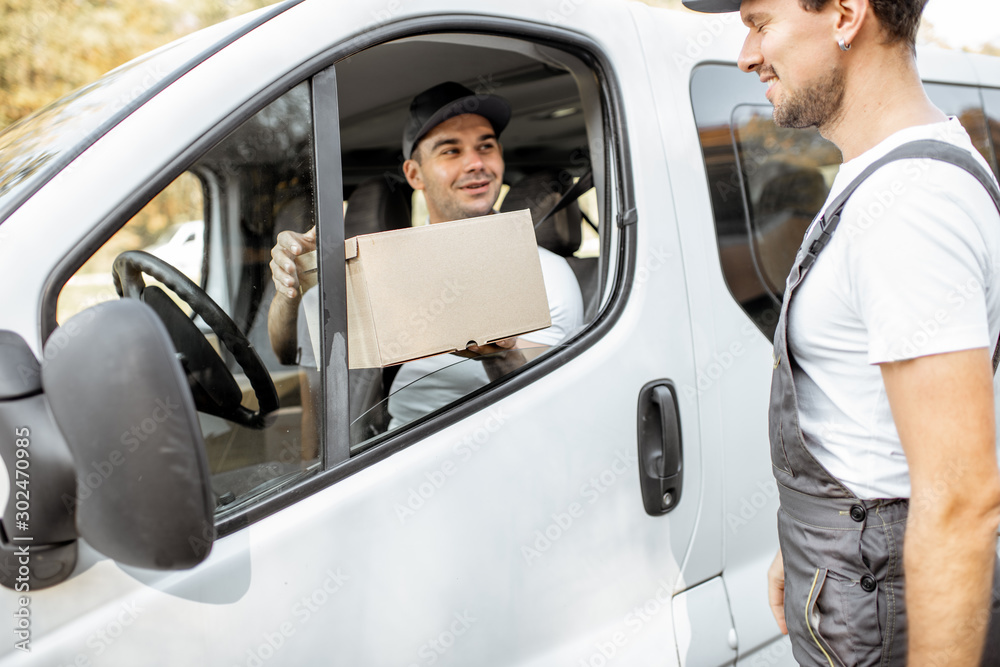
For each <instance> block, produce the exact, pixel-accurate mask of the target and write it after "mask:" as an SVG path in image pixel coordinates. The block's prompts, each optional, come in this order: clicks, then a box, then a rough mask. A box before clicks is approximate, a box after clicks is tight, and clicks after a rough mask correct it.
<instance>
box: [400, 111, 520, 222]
mask: <svg viewBox="0 0 1000 667" xmlns="http://www.w3.org/2000/svg"><path fill="white" fill-rule="evenodd" d="M414 158H419V160H418V159H410V160H407V161H406V162H405V163H403V171H404V173H405V174H406V179H407V180H408V181H409V183H410V185H411V186H412V187H413V188H414V189H415V190H423V191H424V197H425V199H426V200H427V212H428V214H429V216H430V221H431V223H436V222H445V221H449V220H461V219H462V218H473V217H477V216H480V215H486V214H487V213H489V212H490V211H492V210H493V204H494V203H496V200H497V197H499V196H500V186H501V184H502V182H503V170H504V163H503V153H502V151H501V149H500V142H499V141H497V137H496V133H495V132H494V131H493V126H492V125H490V122H489V121H488V120H486V119H485V118H483V117H482V116H479V115H477V114H462V115H460V116H455V117H453V118H449V119H448V120H446V121H444V122H443V123H441V124H440V125H438V126H437V127H435V128H434V129H433V130H431V131H430V132H429V133H427V135H426V136H424V138H423V139H421V140H420V143H419V144H417V146H416V148H415V149H414Z"/></svg>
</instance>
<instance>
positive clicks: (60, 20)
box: [0, 0, 274, 128]
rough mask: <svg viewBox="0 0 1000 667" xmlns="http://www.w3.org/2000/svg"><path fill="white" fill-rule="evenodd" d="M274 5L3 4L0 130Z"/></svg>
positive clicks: (238, 0)
mask: <svg viewBox="0 0 1000 667" xmlns="http://www.w3.org/2000/svg"><path fill="white" fill-rule="evenodd" d="M273 1H274V0H0V128H2V127H5V126H6V125H8V124H10V123H12V122H14V121H16V120H18V119H20V118H22V117H24V116H26V115H28V114H29V113H31V112H32V111H34V110H36V109H38V108H40V107H42V106H44V105H45V104H48V103H49V102H51V101H53V100H55V99H58V98H59V97H61V96H63V95H65V94H66V93H68V92H70V91H72V90H75V89H76V88H79V87H80V86H83V85H85V84H87V83H89V82H91V81H93V80H94V79H96V78H98V77H99V76H101V75H102V74H104V73H105V72H107V71H109V70H111V69H114V68H115V67H117V66H118V65H121V64H123V63H125V62H128V61H129V60H131V59H133V58H135V57H136V56H139V55H141V54H143V53H145V52H147V51H151V50H153V49H155V48H157V47H159V46H162V45H163V44H166V43H167V42H170V41H172V40H174V39H177V38H178V37H181V36H183V35H186V34H188V33H191V32H194V31H195V30H198V29H200V28H203V27H205V26H209V25H212V24H213V23H217V22H219V21H222V20H224V19H227V18H230V17H233V16H237V15H239V14H242V13H244V12H248V11H251V10H253V9H257V8H260V7H263V6H265V5H268V4H271V3H272V2H273Z"/></svg>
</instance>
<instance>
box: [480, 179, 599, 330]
mask: <svg viewBox="0 0 1000 667" xmlns="http://www.w3.org/2000/svg"><path fill="white" fill-rule="evenodd" d="M572 186H573V180H572V178H571V177H570V176H569V173H568V172H565V171H558V170H554V169H552V170H544V171H539V172H535V173H533V174H530V175H528V176H525V177H524V178H522V179H521V180H519V181H518V182H517V183H515V184H514V185H512V186H510V190H509V191H508V192H507V196H506V197H504V200H503V203H502V204H501V206H500V212H501V213H506V212H508V211H519V210H521V209H528V210H529V211H531V219H532V220H533V221H534V222H535V225H536V227H535V239H536V240H537V242H538V245H540V246H541V247H543V248H545V249H546V250H549V251H551V252H554V253H555V254H557V255H559V256H561V257H565V258H566V262H567V263H568V264H569V266H570V268H571V269H573V273H574V274H575V275H576V279H577V282H579V283H580V293H581V294H582V295H583V307H584V320H585V321H588V322H589V321H590V320H592V319H593V317H594V315H595V311H596V309H597V295H598V269H599V261H598V260H599V258H597V257H575V256H574V254H573V253H575V252H576V251H577V250H579V249H580V244H581V242H582V240H583V233H582V228H581V226H580V225H581V222H582V221H583V214H582V213H581V211H580V205H579V204H578V203H577V202H576V201H575V200H574V201H572V202H570V203H569V204H568V205H567V206H566V207H565V208H563V209H562V210H560V211H557V212H556V213H553V214H552V215H550V216H548V218H545V215H546V214H547V213H548V212H549V211H550V210H552V208H553V207H555V206H556V204H557V203H558V202H559V200H560V199H562V197H563V195H564V194H566V192H568V191H569V189H570V188H571V187H572ZM540 221H541V224H539V222H540Z"/></svg>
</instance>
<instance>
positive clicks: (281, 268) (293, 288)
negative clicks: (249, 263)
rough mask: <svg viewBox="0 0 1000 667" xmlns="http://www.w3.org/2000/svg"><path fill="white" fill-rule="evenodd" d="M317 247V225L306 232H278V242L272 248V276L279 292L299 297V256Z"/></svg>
mask: <svg viewBox="0 0 1000 667" xmlns="http://www.w3.org/2000/svg"><path fill="white" fill-rule="evenodd" d="M315 249H316V227H315V226H313V228H312V229H310V230H309V231H307V232H306V233H305V234H299V233H298V232H291V231H284V232H281V233H280V234H278V242H277V244H276V245H275V246H274V247H273V248H271V278H272V280H274V287H275V289H276V290H277V291H278V294H281V295H283V296H286V297H288V298H289V299H298V298H299V297H301V296H302V294H301V293H300V284H299V276H300V271H301V267H300V265H299V263H298V258H299V257H300V256H302V255H304V254H305V253H307V252H312V251H313V250H315Z"/></svg>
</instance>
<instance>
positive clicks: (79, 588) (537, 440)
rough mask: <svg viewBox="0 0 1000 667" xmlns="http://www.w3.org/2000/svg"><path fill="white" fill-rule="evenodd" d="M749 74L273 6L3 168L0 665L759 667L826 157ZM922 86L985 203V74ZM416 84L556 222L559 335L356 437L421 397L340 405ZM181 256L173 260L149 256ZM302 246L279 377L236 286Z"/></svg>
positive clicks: (379, 16) (355, 13)
mask: <svg viewBox="0 0 1000 667" xmlns="http://www.w3.org/2000/svg"><path fill="white" fill-rule="evenodd" d="M743 37H744V28H743V27H742V26H741V25H740V24H739V21H738V18H737V17H735V16H725V15H721V16H720V15H715V16H703V15H691V14H684V13H680V12H672V11H666V10H655V9H651V8H648V7H646V6H644V5H641V4H639V3H626V2H610V1H608V2H596V1H595V2H581V1H580V0H546V1H544V2H537V1H529V0H512V1H511V2H506V3H491V6H489V7H486V6H482V7H480V6H479V5H473V4H469V3H467V2H458V1H457V0H390V2H388V3H386V2H383V0H377V1H376V0H372V1H370V2H369V1H358V2H351V3H344V2H337V3H334V2H325V1H323V0H289V1H288V2H284V3H281V4H279V5H276V6H274V7H272V8H268V9H266V10H262V11H259V12H256V13H253V14H250V15H248V16H245V17H243V18H240V19H236V20H232V21H229V22H226V23H223V24H220V25H218V26H215V27H213V28H210V29H207V30H204V31H202V32H199V33H197V34H194V35H191V36H190V37H187V38H185V39H182V40H180V41H178V42H175V43H173V44H170V45H168V46H166V47H164V48H162V49H159V50H157V51H155V52H153V53H151V54H149V55H147V56H145V57H143V58H140V59H138V60H136V61H133V62H132V63H129V64H127V65H125V66H123V67H120V68H119V69H117V70H115V71H113V72H111V73H110V74H108V75H107V76H105V77H104V78H102V79H100V80H99V81H96V82H95V83H93V84H91V85H90V86H87V87H86V88H84V89H82V90H80V91H78V92H76V93H74V94H72V95H69V96H67V97H65V98H63V99H61V100H59V101H58V102H56V103H54V104H53V105H51V106H49V107H47V108H46V109H44V110H42V111H41V112H39V113H38V114H36V115H35V116H33V117H31V118H29V119H27V120H25V121H23V122H21V123H19V124H18V125H16V126H14V127H11V128H9V129H8V130H7V131H6V132H5V133H3V134H0V285H2V287H0V290H2V294H3V297H2V303H3V308H2V309H0V330H2V332H0V455H2V460H3V464H4V466H5V468H6V474H3V475H0V479H3V480H4V482H2V483H3V486H4V488H2V489H0V492H2V493H0V497H2V498H4V499H5V502H4V506H3V508H2V509H3V512H2V536H0V580H2V583H3V586H4V587H3V588H0V630H2V632H0V637H5V638H6V639H4V640H2V641H0V663H2V664H3V665H31V666H35V665H46V666H53V667H69V666H74V667H81V666H87V665H122V666H129V667H134V666H135V665H144V666H146V665H171V666H173V665H181V666H190V665H212V666H224V667H236V666H241V667H261V666H263V665H267V666H270V665H350V666H352V667H355V666H358V667H360V666H373V667H388V666H397V665H398V666H401V667H407V666H413V665H419V666H423V665H456V666H458V665H460V666H463V667H469V666H472V665H475V666H479V665H483V666H486V665H517V666H520V667H529V666H532V667H541V666H545V667H550V666H552V665H565V666H568V667H603V666H624V665H638V666H642V667H650V666H652V665H664V666H666V665H682V664H683V665H698V666H702V665H707V666H711V665H727V664H739V665H751V666H754V667H756V666H763V665H781V664H792V659H791V652H790V649H789V647H788V644H787V640H782V638H781V637H780V635H779V634H778V630H777V627H776V626H775V623H774V621H773V619H772V618H771V614H770V611H769V609H768V607H767V599H766V590H765V572H766V569H767V566H768V565H769V563H770V562H771V559H772V557H773V555H774V552H775V548H776V531H775V511H776V506H777V503H776V489H775V486H774V482H773V480H772V477H771V471H770V464H769V460H768V451H767V450H768V448H767V432H766V431H767V418H766V411H767V400H768V399H767V397H768V387H769V382H770V375H771V349H770V342H769V339H770V337H771V334H772V333H773V329H774V326H775V324H776V321H777V312H778V304H779V303H780V300H781V290H782V286H783V280H784V275H785V272H786V271H787V269H788V267H789V265H790V263H791V260H792V257H793V255H794V252H795V249H796V247H797V245H798V243H799V240H800V239H801V235H802V232H803V230H804V228H805V226H806V224H807V223H808V222H809V219H810V218H811V217H812V215H813V214H814V212H816V211H817V210H818V208H819V206H820V204H821V202H822V201H823V199H824V196H825V194H826V192H827V188H828V186H829V184H830V183H831V181H832V179H833V176H834V174H835V173H836V170H837V165H838V163H839V161H840V156H839V154H838V152H837V151H836V149H835V148H834V147H833V146H832V145H830V144H829V143H827V142H826V141H824V140H823V139H822V138H821V137H819V136H818V135H817V134H816V133H814V132H809V131H792V130H783V129H779V128H776V127H775V126H774V124H773V123H772V122H771V109H770V105H769V104H768V103H767V102H766V100H765V98H764V94H763V93H764V90H763V87H762V86H761V85H760V84H759V82H758V81H757V78H756V77H754V76H750V75H746V74H743V73H741V72H740V71H739V70H738V69H737V68H736V65H735V61H736V57H737V54H738V52H739V49H740V46H741V44H742V40H743ZM919 62H920V66H921V68H922V74H923V76H924V77H925V79H926V81H927V83H928V90H929V91H930V94H931V96H932V97H933V99H934V101H935V102H936V103H937V104H938V105H939V106H940V107H941V108H942V109H943V110H944V111H946V112H947V113H949V114H954V115H957V116H958V117H959V118H961V120H962V122H963V124H965V126H966V128H967V129H968V130H969V132H970V134H971V135H972V137H973V139H974V140H975V142H976V145H977V146H978V147H979V148H980V150H981V151H982V152H983V154H984V156H986V157H987V160H989V161H990V163H991V164H992V165H994V167H996V165H997V153H996V148H997V146H998V145H1000V63H998V61H997V60H995V59H989V58H986V57H975V56H970V55H966V54H961V53H956V52H952V53H949V52H931V51H924V52H921V54H920V58H919ZM442 81H457V82H460V83H462V84H463V85H466V86H468V87H470V88H472V89H473V90H475V91H477V92H481V93H487V92H488V93H495V94H498V95H502V96H503V97H505V98H507V99H508V100H509V102H510V103H511V106H512V108H513V111H514V114H513V119H512V121H511V123H510V125H509V126H508V127H507V129H506V130H505V131H504V133H503V135H502V143H503V147H504V158H505V161H506V174H505V181H506V183H507V184H508V185H509V186H510V190H509V191H508V192H506V195H505V197H504V200H503V202H502V203H501V205H500V208H501V210H512V209H520V208H529V209H532V212H533V213H534V214H535V215H536V216H537V218H538V219H539V220H541V219H542V218H543V217H544V214H545V212H546V211H548V210H549V209H551V208H552V207H553V205H554V204H555V202H557V201H560V200H561V201H562V202H563V207H562V208H561V209H560V210H559V212H558V213H556V214H554V215H552V216H549V217H548V219H546V220H545V221H544V222H543V223H542V224H540V225H539V226H538V229H537V239H538V242H539V243H540V244H541V245H543V246H544V247H546V248H548V249H549V250H551V251H552V252H555V253H556V254H559V255H561V256H563V257H565V258H566V261H567V262H568V263H569V264H570V266H571V268H572V269H573V271H574V275H575V276H576V277H577V279H578V281H579V283H580V287H581V292H582V294H583V298H584V305H585V320H586V321H585V325H584V326H583V327H582V328H581V329H580V330H579V331H577V332H575V333H574V334H572V335H571V336H570V337H569V338H567V339H566V340H564V341H563V342H562V343H561V344H560V345H557V346H554V347H552V348H550V349H547V350H544V351H543V353H541V354H538V355H537V356H536V357H535V358H534V359H533V360H531V361H530V363H528V364H526V365H524V366H521V367H520V368H518V369H517V370H515V371H513V372H511V373H508V374H507V375H505V376H503V377H501V378H499V379H497V380H495V381H492V382H491V383H489V384H487V385H486V386H481V387H475V388H472V389H470V390H469V391H468V392H467V393H466V394H464V395H463V396H461V397H460V398H459V399H458V400H455V401H452V402H451V403H449V404H448V405H445V406H443V407H440V408H435V409H433V410H431V411H429V412H428V413H427V414H422V415H418V416H416V417H414V418H411V419H409V420H404V423H394V424H392V428H390V424H389V420H388V418H387V417H388V410H387V403H388V402H389V401H391V400H392V398H390V392H391V391H395V392H397V393H399V392H415V391H421V390H425V389H426V387H428V386H434V385H435V383H438V384H441V383H448V382H449V373H450V372H452V369H453V368H454V367H453V366H448V365H445V367H444V368H442V370H440V371H439V372H437V373H434V374H430V375H428V376H426V377H422V378H420V379H418V380H417V381H416V382H414V383H412V384H410V385H407V386H405V387H402V388H400V387H396V388H395V389H392V387H393V382H392V381H393V379H394V376H395V372H396V369H395V368H385V369H350V370H349V369H348V364H347V350H348V348H349V347H350V345H351V340H350V339H349V337H348V335H347V332H348V326H347V320H346V308H345V290H346V288H345V272H344V265H343V255H342V254H341V251H342V249H343V248H344V240H345V238H350V237H352V236H355V235H358V234H362V233H369V232H375V231H381V230H386V229H394V228H399V227H406V226H410V225H412V224H414V223H416V224H420V223H421V222H422V221H423V220H424V218H425V216H426V213H423V212H422V208H421V207H422V203H421V201H420V198H419V197H418V196H414V193H412V192H411V191H410V189H409V187H408V186H407V184H406V182H405V180H404V179H403V178H402V176H401V174H400V170H399V166H400V162H401V151H400V141H401V137H402V128H403V124H404V120H405V117H406V113H407V109H408V105H409V102H410V100H411V98H412V97H413V96H414V95H415V94H416V93H418V92H420V91H421V90H424V89H426V88H428V87H430V86H432V85H434V84H436V83H439V82H442ZM192 221H195V222H192ZM178 223H186V226H185V227H184V230H185V234H188V235H189V236H191V238H195V239H198V242H196V243H190V244H187V245H186V246H185V247H184V248H182V249H178V250H177V252H175V253H174V255H176V258H175V260H172V259H171V257H173V255H169V256H164V253H163V252H159V257H158V256H157V252H158V250H157V246H158V244H160V243H162V240H163V239H164V238H166V237H167V236H165V234H166V235H169V234H170V233H171V232H170V231H168V230H171V229H173V228H174V225H177V224H178ZM313 225H316V226H317V228H318V236H319V245H320V253H319V272H318V273H319V280H318V286H317V287H316V288H314V289H313V290H312V291H311V292H310V293H309V294H310V295H312V296H311V297H308V298H307V299H304V300H303V304H304V305H303V311H304V316H303V317H302V318H300V326H299V331H298V335H299V340H298V349H299V354H298V355H297V357H296V359H295V360H294V363H290V364H289V363H281V361H279V359H278V358H277V357H276V356H275V354H274V353H273V352H272V350H271V345H270V343H269V338H268V332H267V310H268V306H269V303H270V300H271V297H272V294H273V287H272V283H271V277H270V271H269V268H268V262H269V260H270V248H271V247H272V246H273V244H274V242H275V237H276V235H277V233H278V232H279V231H281V230H285V229H290V230H297V231H304V230H307V229H309V228H310V227H312V226H313ZM150 248H152V249H153V250H154V252H152V253H146V252H143V251H144V250H148V249H150ZM192 253H193V254H192ZM401 280H405V276H403V277H401ZM120 295H121V298H119V297H120ZM492 298H494V299H496V301H497V303H496V307H497V308H502V307H503V306H504V303H505V302H507V301H508V300H509V299H512V298H516V295H507V296H506V297H505V298H500V299H497V298H496V297H492ZM444 307H446V299H444V297H442V303H441V304H431V305H430V306H429V307H428V309H427V311H428V312H427V313H425V314H423V315H422V317H425V318H432V317H434V315H435V308H438V309H440V308H444ZM309 321H311V322H312V324H309ZM303 322H306V324H308V326H306V324H302V323H303ZM414 326H415V327H418V326H420V322H419V319H417V320H414ZM283 361H288V359H284V360H283ZM454 361H455V363H456V364H469V363H471V364H476V363H481V362H480V361H478V360H475V359H463V358H460V357H457V356H455V357H454Z"/></svg>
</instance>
